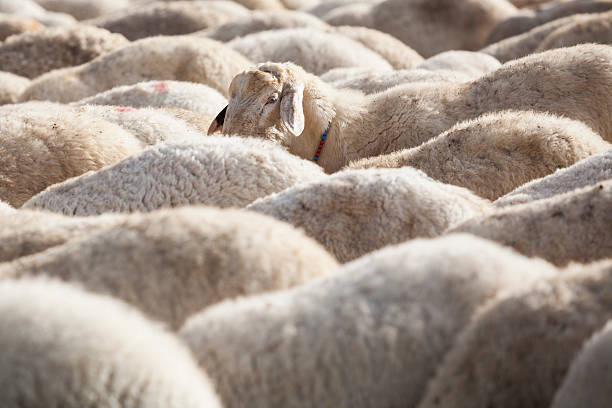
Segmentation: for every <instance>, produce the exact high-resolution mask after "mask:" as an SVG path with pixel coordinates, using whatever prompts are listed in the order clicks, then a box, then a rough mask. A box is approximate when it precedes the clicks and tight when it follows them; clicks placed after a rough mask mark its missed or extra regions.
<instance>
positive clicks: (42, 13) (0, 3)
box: [0, 0, 76, 27]
mask: <svg viewBox="0 0 612 408" xmlns="http://www.w3.org/2000/svg"><path fill="white" fill-rule="evenodd" d="M0 13H5V14H13V15H15V16H20V17H27V18H32V19H34V20H36V21H39V22H41V23H42V24H44V25H45V26H51V27H55V26H69V25H72V24H75V23H76V20H75V19H74V17H72V16H71V15H69V14H65V13H53V12H51V11H47V10H45V9H44V8H42V7H40V6H39V5H38V4H37V3H36V2H35V1H34V0H19V1H15V0H0Z"/></svg>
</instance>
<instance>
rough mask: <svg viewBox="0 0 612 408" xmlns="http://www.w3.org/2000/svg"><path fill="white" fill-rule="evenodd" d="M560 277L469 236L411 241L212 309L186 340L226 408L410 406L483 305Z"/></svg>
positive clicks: (195, 320)
mask: <svg viewBox="0 0 612 408" xmlns="http://www.w3.org/2000/svg"><path fill="white" fill-rule="evenodd" d="M555 273H556V269H555V268H553V267H552V266H551V265H550V264H548V263H546V262H542V261H541V260H536V259H527V258H524V257H522V256H520V255H517V254H516V253H514V252H513V251H511V250H508V249H505V248H501V247H499V246H498V245H495V244H492V243H490V242H488V241H485V240H482V239H478V238H475V237H473V236H470V235H462V234H460V235H455V236H449V237H445V238H438V239H433V240H422V239H418V240H412V241H409V242H406V243H404V244H402V245H398V246H395V247H388V248H385V249H383V250H380V251H377V252H375V253H373V254H370V255H368V256H365V257H363V258H361V259H358V260H356V261H354V262H351V263H350V264H347V265H345V266H343V267H342V268H341V269H340V271H339V272H338V273H336V274H334V275H332V276H328V277H326V278H322V279H317V280H313V281H312V282H308V283H306V284H304V285H301V286H298V287H295V288H293V289H290V290H285V291H278V292H274V293H270V294H264V295H260V296H251V297H245V298H241V299H236V300H231V301H225V302H222V303H220V304H217V305H213V306H211V307H209V308H207V309H204V310H203V311H202V312H201V313H199V314H197V315H194V316H193V317H192V318H190V319H189V320H188V321H187V323H186V324H185V325H184V326H183V328H182V329H181V331H180V337H181V338H182V339H183V340H184V341H185V342H186V343H187V344H188V345H189V346H190V348H191V349H192V351H193V352H194V354H195V355H196V357H197V359H198V361H199V363H200V365H201V366H202V367H203V368H205V370H206V371H207V372H208V373H209V374H210V375H211V377H212V378H213V381H214V383H215V386H216V389H217V391H218V392H219V394H220V395H221V398H222V399H223V402H224V404H225V405H226V407H228V408H239V407H245V406H249V407H254V408H281V407H282V408H305V407H334V408H367V407H403V406H406V407H414V406H416V404H417V402H418V401H419V399H420V397H421V395H422V394H423V392H424V389H425V385H426V381H427V379H428V378H430V377H431V376H433V374H434V373H435V369H436V367H437V365H438V364H439V363H440V362H441V361H442V358H443V356H444V354H445V353H446V352H447V351H448V350H449V349H450V348H451V347H452V344H453V342H454V339H455V338H456V336H457V335H458V334H459V332H460V330H461V329H462V328H463V327H464V326H465V325H467V323H468V322H469V320H470V317H471V316H472V315H473V313H474V312H475V311H476V310H477V308H478V307H479V306H481V305H483V304H484V303H486V302H487V301H488V300H489V299H491V298H493V297H494V296H495V295H496V294H497V292H498V291H502V290H504V289H508V288H512V287H517V286H518V287H520V286H522V285H524V284H527V283H528V282H531V281H533V280H534V279H536V278H541V277H544V276H551V275H554V274H555Z"/></svg>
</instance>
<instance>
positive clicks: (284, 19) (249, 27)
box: [193, 10, 329, 42]
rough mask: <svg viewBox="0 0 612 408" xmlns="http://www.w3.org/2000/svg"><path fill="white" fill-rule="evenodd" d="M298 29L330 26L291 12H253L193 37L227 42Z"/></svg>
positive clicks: (305, 14) (306, 15) (305, 15)
mask: <svg viewBox="0 0 612 408" xmlns="http://www.w3.org/2000/svg"><path fill="white" fill-rule="evenodd" d="M297 27H310V28H315V29H319V30H326V29H329V26H328V25H327V24H325V23H324V22H323V21H321V20H319V19H318V18H316V17H314V16H311V15H310V14H307V13H303V12H298V11H290V10H265V11H253V12H251V13H250V14H249V15H247V16H244V17H237V18H234V19H232V20H231V21H229V22H226V23H225V24H222V25H219V26H217V27H214V28H211V29H209V30H205V31H200V32H197V33H194V34H193V35H202V36H205V37H208V38H211V39H213V40H217V41H223V42H226V41H231V40H233V39H234V38H238V37H244V36H246V35H249V34H253V33H258V32H261V31H267V30H278V29H282V28H297Z"/></svg>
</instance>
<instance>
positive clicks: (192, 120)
mask: <svg viewBox="0 0 612 408" xmlns="http://www.w3.org/2000/svg"><path fill="white" fill-rule="evenodd" d="M161 110H163V111H164V112H166V113H169V114H170V115H172V116H174V117H175V118H176V119H179V120H181V121H183V122H185V123H187V124H188V125H190V126H191V127H192V128H194V129H195V130H197V131H198V132H200V135H201V136H203V135H205V134H207V132H208V129H210V124H211V123H212V122H213V121H214V115H210V116H209V115H205V114H202V113H199V112H194V111H191V110H187V109H181V108H162V109H161Z"/></svg>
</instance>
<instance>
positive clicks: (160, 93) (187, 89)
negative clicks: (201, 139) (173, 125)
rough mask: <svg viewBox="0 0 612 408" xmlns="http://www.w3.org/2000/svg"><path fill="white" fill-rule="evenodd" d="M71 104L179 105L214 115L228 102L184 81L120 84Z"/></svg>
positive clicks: (174, 106) (208, 90) (172, 106)
mask: <svg viewBox="0 0 612 408" xmlns="http://www.w3.org/2000/svg"><path fill="white" fill-rule="evenodd" d="M72 105H76V106H80V105H117V106H125V107H132V108H145V107H152V108H180V109H187V110H190V111H193V112H197V113H201V114H204V115H207V116H212V117H215V116H216V115H217V113H218V112H219V111H220V110H221V109H223V107H224V106H225V105H227V99H225V97H224V96H223V95H221V93H219V91H217V90H216V89H213V88H211V87H210V86H207V85H203V84H196V83H193V82H181V81H145V82H139V83H137V84H134V85H124V86H117V87H115V88H112V89H110V90H108V91H105V92H101V93H99V94H96V95H93V96H90V97H88V98H84V99H81V100H80V101H76V102H73V103H72Z"/></svg>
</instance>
